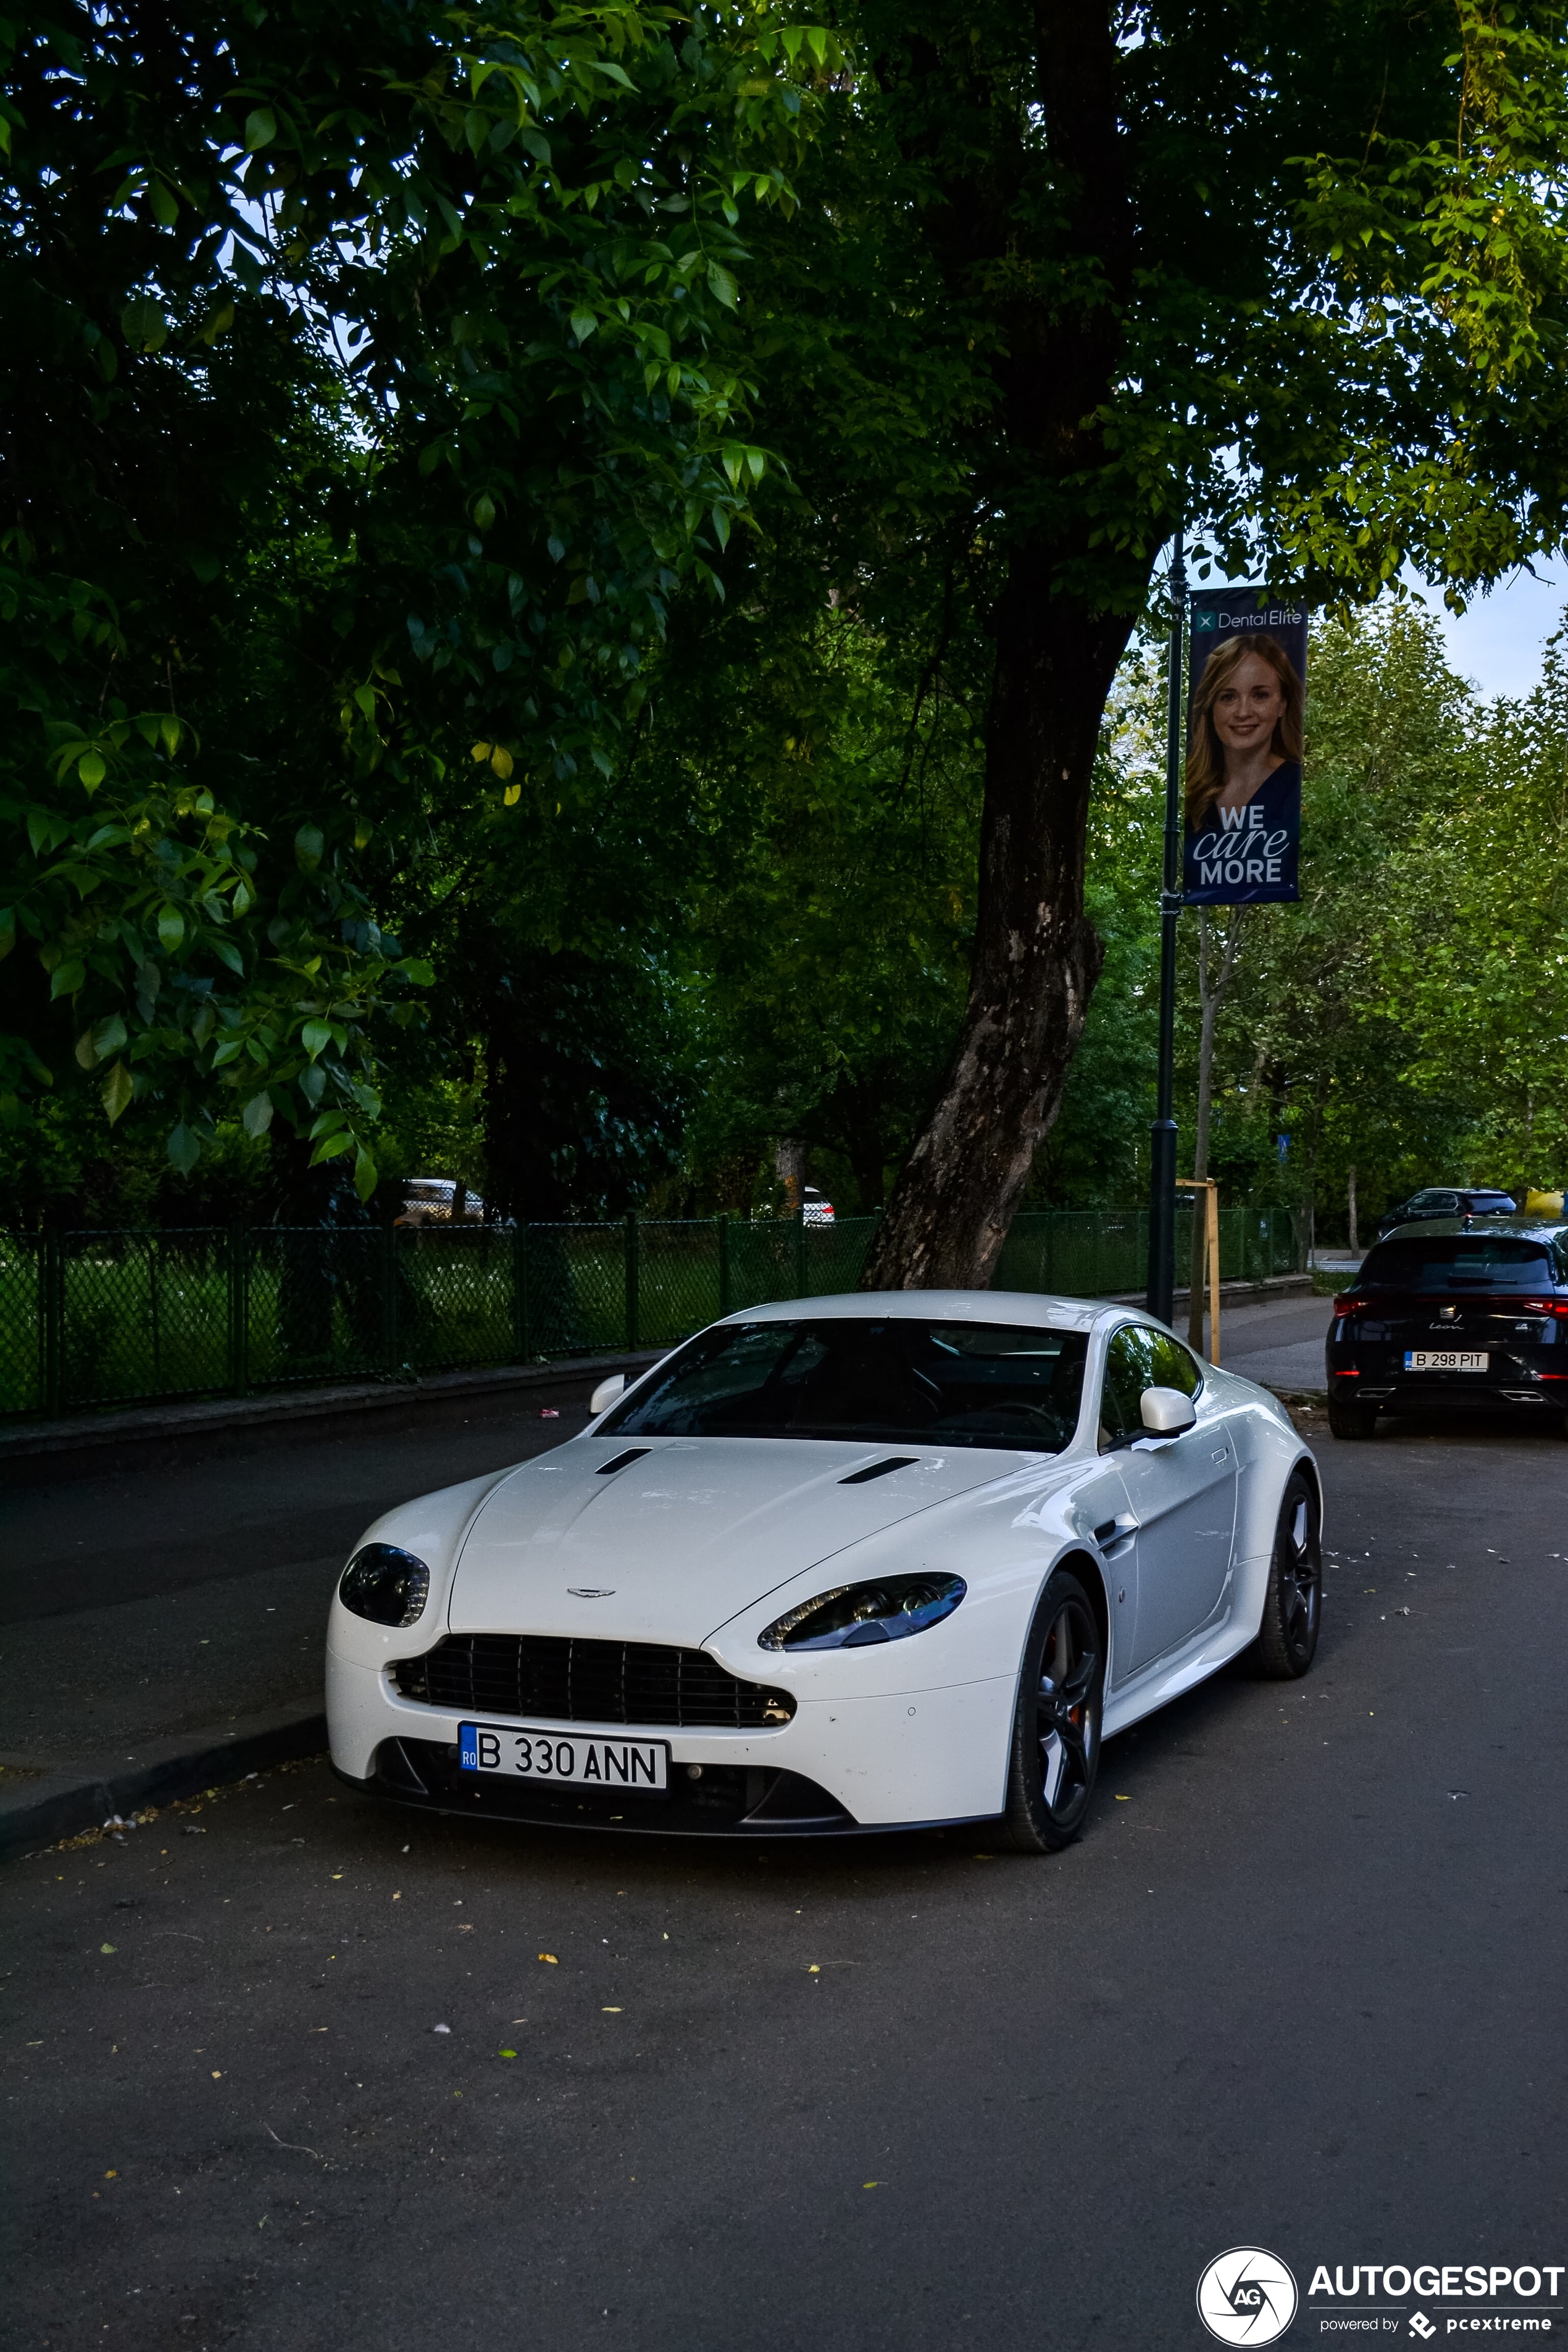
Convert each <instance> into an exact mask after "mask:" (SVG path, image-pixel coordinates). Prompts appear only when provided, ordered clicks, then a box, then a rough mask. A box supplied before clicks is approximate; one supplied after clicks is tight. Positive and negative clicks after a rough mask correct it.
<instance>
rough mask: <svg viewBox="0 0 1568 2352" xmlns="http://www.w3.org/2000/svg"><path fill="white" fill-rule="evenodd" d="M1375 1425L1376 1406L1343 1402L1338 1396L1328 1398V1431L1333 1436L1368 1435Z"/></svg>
mask: <svg viewBox="0 0 1568 2352" xmlns="http://www.w3.org/2000/svg"><path fill="white" fill-rule="evenodd" d="M1376 1427H1377V1407H1376V1406H1375V1405H1370V1404H1343V1403H1342V1402H1341V1401H1340V1400H1339V1398H1338V1397H1331V1398H1330V1399H1329V1433H1330V1435H1331V1436H1333V1437H1370V1436H1371V1435H1372V1433H1373V1430H1374V1429H1375V1428H1376Z"/></svg>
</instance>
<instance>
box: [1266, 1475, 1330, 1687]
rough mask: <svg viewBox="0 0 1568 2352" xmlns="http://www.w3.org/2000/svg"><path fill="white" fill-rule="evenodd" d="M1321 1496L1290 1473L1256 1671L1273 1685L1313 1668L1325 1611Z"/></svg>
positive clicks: (1304, 1479)
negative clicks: (1319, 1503)
mask: <svg viewBox="0 0 1568 2352" xmlns="http://www.w3.org/2000/svg"><path fill="white" fill-rule="evenodd" d="M1319 1528H1320V1522H1319V1514H1318V1494H1317V1489H1316V1487H1315V1486H1313V1484H1312V1481H1311V1480H1310V1478H1309V1477H1308V1475H1307V1474H1306V1472H1305V1471H1304V1470H1292V1472H1291V1473H1290V1476H1289V1481H1288V1482H1287V1484H1286V1487H1285V1498H1284V1500H1283V1502H1282V1503H1281V1504H1280V1506H1279V1525H1278V1527H1277V1528H1275V1530H1274V1556H1273V1558H1272V1559H1271V1560H1270V1561H1269V1563H1268V1591H1267V1592H1266V1593H1265V1594H1264V1596H1263V1622H1262V1623H1261V1625H1259V1627H1258V1648H1257V1657H1258V1672H1259V1673H1260V1674H1261V1675H1263V1676H1264V1677H1265V1678H1266V1680H1268V1681H1269V1682H1279V1683H1283V1682H1294V1681H1295V1680H1296V1679H1297V1678H1298V1676H1300V1675H1304V1674H1305V1673H1306V1671H1307V1669H1308V1667H1309V1666H1310V1664H1311V1663H1312V1660H1313V1657H1314V1656H1315V1655H1316V1654H1317V1648H1318V1628H1319V1624H1320V1622H1321V1617H1322V1609H1323V1552H1322V1545H1321V1541H1320V1538H1319Z"/></svg>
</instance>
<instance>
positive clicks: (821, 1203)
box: [801, 1184, 833, 1225]
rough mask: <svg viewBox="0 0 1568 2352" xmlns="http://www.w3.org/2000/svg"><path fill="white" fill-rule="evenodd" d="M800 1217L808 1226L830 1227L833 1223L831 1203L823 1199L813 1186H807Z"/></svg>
mask: <svg viewBox="0 0 1568 2352" xmlns="http://www.w3.org/2000/svg"><path fill="white" fill-rule="evenodd" d="M801 1216H802V1217H803V1219H804V1220H805V1223H807V1224H808V1225H830V1224H831V1223H833V1203H832V1202H831V1201H825V1200H824V1199H823V1197H822V1195H821V1193H820V1192H818V1191H817V1189H816V1185H815V1184H808V1185H807V1186H806V1188H805V1197H804V1201H803V1204H802V1207H801Z"/></svg>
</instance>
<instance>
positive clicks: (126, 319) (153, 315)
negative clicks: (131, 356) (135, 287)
mask: <svg viewBox="0 0 1568 2352" xmlns="http://www.w3.org/2000/svg"><path fill="white" fill-rule="evenodd" d="M120 331H121V334H122V335H123V336H124V338H125V340H126V341H127V342H128V343H129V344H130V345H131V346H132V350H133V351H139V352H157V351H162V349H163V345H164V343H165V342H167V341H168V339H169V322H168V320H166V319H165V318H164V316H163V305H162V303H160V302H155V301H154V300H153V297H152V296H151V295H150V294H141V295H138V297H137V299H136V300H135V301H134V302H127V304H126V305H125V308H124V310H121V313H120Z"/></svg>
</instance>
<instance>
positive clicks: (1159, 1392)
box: [1138, 1389, 1198, 1437]
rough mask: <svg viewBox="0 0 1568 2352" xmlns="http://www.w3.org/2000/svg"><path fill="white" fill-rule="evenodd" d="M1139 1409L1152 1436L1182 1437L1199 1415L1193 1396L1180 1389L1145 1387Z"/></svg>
mask: <svg viewBox="0 0 1568 2352" xmlns="http://www.w3.org/2000/svg"><path fill="white" fill-rule="evenodd" d="M1138 1409H1139V1412H1140V1413H1141V1415H1142V1422H1143V1426H1144V1428H1145V1429H1146V1430H1147V1431H1148V1432H1149V1433H1150V1435H1151V1436H1152V1437H1180V1435H1181V1433H1182V1432H1183V1430H1184V1429H1191V1427H1192V1425H1193V1423H1194V1422H1195V1421H1196V1419H1197V1417H1198V1416H1197V1412H1196V1410H1195V1408H1194V1404H1193V1401H1192V1399H1191V1397H1190V1396H1184V1395H1183V1394H1182V1391H1181V1390H1180V1389H1145V1390H1144V1391H1143V1394H1142V1398H1141V1399H1140V1401H1139V1407H1138Z"/></svg>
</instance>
